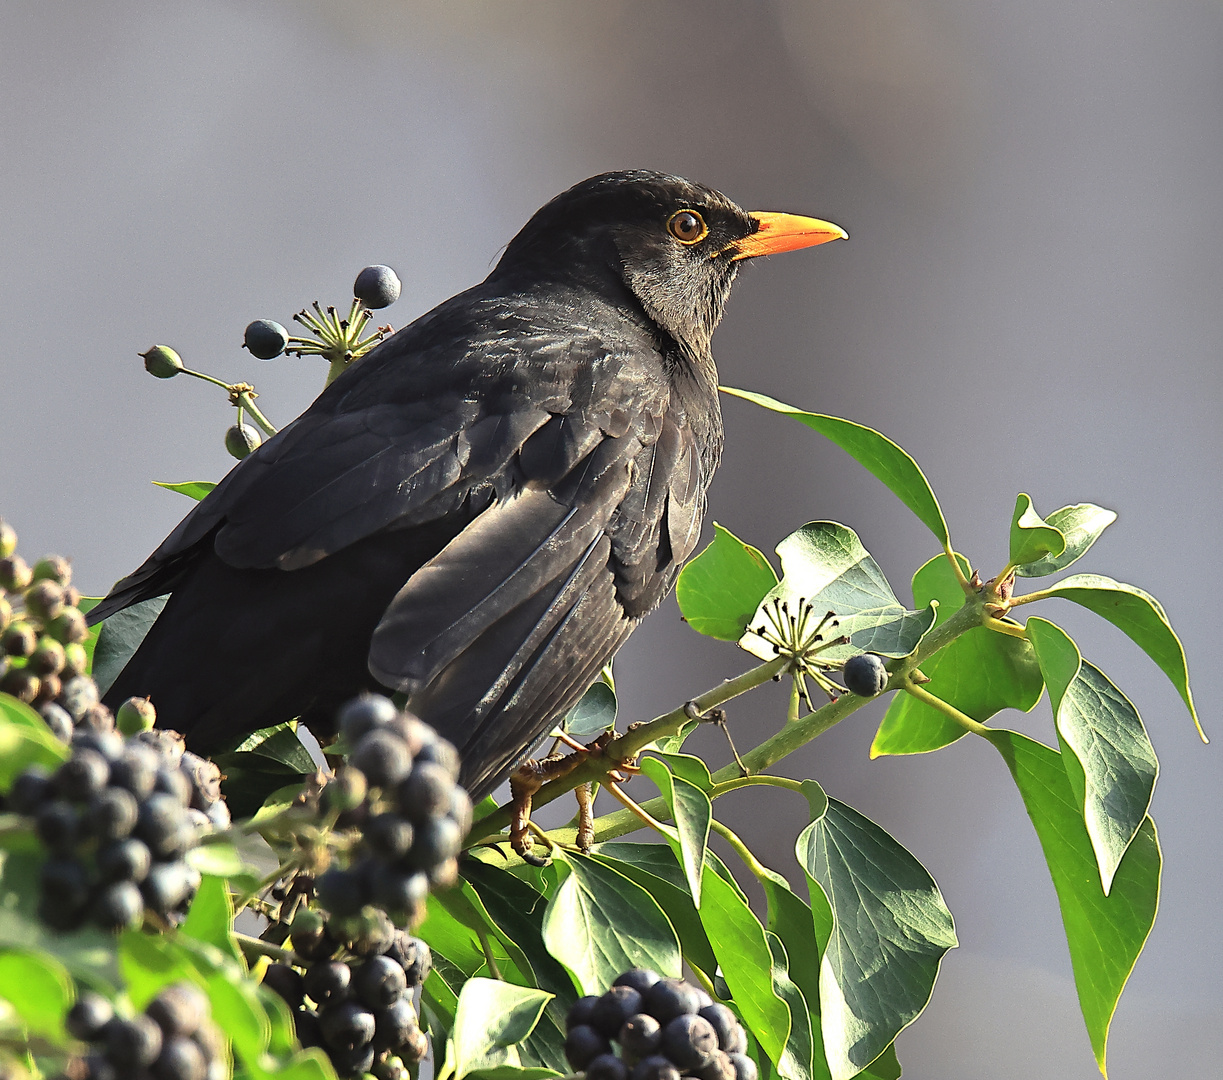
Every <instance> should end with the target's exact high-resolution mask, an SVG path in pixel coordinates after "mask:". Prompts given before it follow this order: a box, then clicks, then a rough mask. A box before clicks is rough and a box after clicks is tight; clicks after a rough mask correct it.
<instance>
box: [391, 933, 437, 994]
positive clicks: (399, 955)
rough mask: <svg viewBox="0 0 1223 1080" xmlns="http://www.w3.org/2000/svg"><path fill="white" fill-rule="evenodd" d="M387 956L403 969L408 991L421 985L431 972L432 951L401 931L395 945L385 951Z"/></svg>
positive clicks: (424, 944) (418, 940)
mask: <svg viewBox="0 0 1223 1080" xmlns="http://www.w3.org/2000/svg"><path fill="white" fill-rule="evenodd" d="M387 956H389V957H391V959H393V960H394V961H395V962H396V963H397V964H399V965H400V967H402V968H403V974H404V978H405V979H407V982H408V988H409V989H411V988H412V987H414V986H419V985H420V984H421V983H423V982H424V981H425V979H427V978H428V977H429V972H430V971H432V970H433V951H432V950H431V949H430V948H429V946H428V945H427V944H426V943H425V942H423V941H421V939H420V938H415V937H412V936H411V935H409V934H407V933H404V932H403V931H402V930H401V931H400V932H399V933H398V934H397V935H396V938H395V944H394V945H393V946H392V947H391V948H390V949H388V950H387Z"/></svg>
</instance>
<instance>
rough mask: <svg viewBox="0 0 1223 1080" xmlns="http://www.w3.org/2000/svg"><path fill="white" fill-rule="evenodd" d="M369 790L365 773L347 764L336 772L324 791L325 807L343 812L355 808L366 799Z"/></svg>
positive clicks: (323, 800) (323, 801)
mask: <svg viewBox="0 0 1223 1080" xmlns="http://www.w3.org/2000/svg"><path fill="white" fill-rule="evenodd" d="M368 791H369V785H368V784H367V783H366V780H365V774H364V773H363V772H361V770H360V769H354V768H353V767H352V766H345V767H344V768H342V769H340V771H339V772H337V773H336V775H335V779H334V780H332V781H331V783H329V784H328V785H327V786H326V787H325V788H323V793H322V803H323V809H325V810H329V811H330V810H336V811H339V812H341V813H342V812H343V811H345V810H353V809H355V808H356V807H358V806H360V805H361V804H362V803H363V802H364V801H365V795H366V793H367V792H368Z"/></svg>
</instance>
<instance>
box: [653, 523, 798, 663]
mask: <svg viewBox="0 0 1223 1080" xmlns="http://www.w3.org/2000/svg"><path fill="white" fill-rule="evenodd" d="M776 584H777V574H776V573H775V572H774V571H773V568H772V567H771V566H770V565H769V560H768V559H766V558H765V557H764V555H763V554H761V552H759V551H758V550H757V549H756V548H754V547H752V546H751V544H745V543H744V542H743V541H742V540H740V539H739V538H738V537H737V536H735V534H734V533H732V532H731V531H730V530H729V529H724V528H723V527H722V526H721V525H719V524H718V523H717V522H716V521H715V522H714V523H713V540H712V541H711V542H710V544H709V546H708V547H707V548H705V550H704V551H702V552H701V553H700V554H699V555H698V556H697V557H696V558H695V559H693V560H692V561H691V562H689V563H688V565H687V566H685V567H684V568H683V570H681V571H680V575H679V580H678V581H677V582H676V584H675V599H676V600H677V601H679V609H680V611H681V612H682V613H683V616H684V619H685V620H686V621H687V623H688V625H689V626H691V627H692V629H693V630H695V631H696V632H697V633H698V634H706V635H708V636H709V637H715V638H720V639H721V640H722V641H738V640H739V639H740V638H741V637H742V636H743V632H744V631H745V630H746V629H747V624H748V622H749V620H750V619H751V617H752V615H753V614H754V613H755V611H756V608H758V607H759V606H760V601H761V600H762V599H763V598H764V595H765V593H767V592H768V591H769V590H770V589H771V588H772V587H773V586H774V585H776Z"/></svg>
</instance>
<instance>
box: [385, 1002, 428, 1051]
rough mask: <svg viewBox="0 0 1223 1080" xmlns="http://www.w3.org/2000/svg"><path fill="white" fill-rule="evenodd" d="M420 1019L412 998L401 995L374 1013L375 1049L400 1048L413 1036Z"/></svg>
mask: <svg viewBox="0 0 1223 1080" xmlns="http://www.w3.org/2000/svg"><path fill="white" fill-rule="evenodd" d="M418 1025H419V1021H418V1019H417V1016H416V1010H415V1009H414V1008H413V1007H412V999H411V998H409V997H401V998H400V999H399V1000H398V1001H395V1002H393V1003H392V1004H390V1005H388V1006H387V1007H386V1008H384V1009H378V1010H377V1011H376V1012H375V1013H374V1049H375V1050H378V1051H382V1050H398V1049H399V1048H400V1047H401V1046H403V1044H404V1043H406V1042H407V1041H408V1039H410V1038H411V1037H412V1034H413V1033H414V1032H415V1031H416V1029H417V1027H418Z"/></svg>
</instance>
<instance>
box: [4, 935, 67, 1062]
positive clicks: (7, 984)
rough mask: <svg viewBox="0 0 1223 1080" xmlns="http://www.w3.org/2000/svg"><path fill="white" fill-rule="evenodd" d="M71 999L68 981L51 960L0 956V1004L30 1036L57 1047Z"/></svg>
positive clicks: (34, 955)
mask: <svg viewBox="0 0 1223 1080" xmlns="http://www.w3.org/2000/svg"><path fill="white" fill-rule="evenodd" d="M73 996H74V995H73V992H72V978H71V977H70V976H69V974H68V972H67V971H66V970H65V969H64V966H63V964H61V963H60V962H59V961H58V960H56V959H55V958H54V957H52V956H48V955H47V954H46V953H33V952H25V951H13V952H3V953H0V1000H3V1001H7V1002H8V1004H9V1005H10V1006H11V1007H12V1009H13V1012H14V1013H16V1015H17V1017H18V1019H19V1020H20V1021H21V1023H22V1024H23V1025H24V1026H25V1028H26V1030H27V1031H28V1032H29V1034H30V1035H37V1036H41V1037H42V1038H45V1039H50V1040H52V1041H54V1042H57V1043H58V1042H59V1041H60V1040H61V1039H62V1038H63V1030H64V1014H65V1013H67V1011H68V1009H69V1008H70V1006H71V1005H72V999H73Z"/></svg>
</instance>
